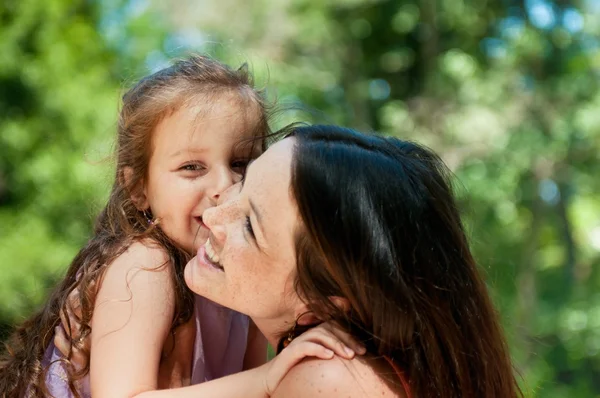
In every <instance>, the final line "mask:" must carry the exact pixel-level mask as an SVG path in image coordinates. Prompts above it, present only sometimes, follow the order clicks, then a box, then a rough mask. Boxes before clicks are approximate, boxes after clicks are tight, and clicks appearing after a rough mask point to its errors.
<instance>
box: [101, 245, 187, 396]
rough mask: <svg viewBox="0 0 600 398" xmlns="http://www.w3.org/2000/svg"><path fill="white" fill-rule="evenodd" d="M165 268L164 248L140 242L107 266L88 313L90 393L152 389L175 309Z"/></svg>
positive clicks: (121, 393) (168, 269)
mask: <svg viewBox="0 0 600 398" xmlns="http://www.w3.org/2000/svg"><path fill="white" fill-rule="evenodd" d="M171 272H173V271H172V267H171V266H170V264H168V257H167V255H166V254H165V253H164V251H163V250H161V249H159V248H154V247H148V246H146V245H144V244H142V243H135V244H133V245H132V246H131V247H130V248H129V249H128V250H127V251H126V252H125V253H123V254H122V255H121V256H119V257H118V258H117V259H116V260H115V261H114V262H113V263H112V264H111V265H110V266H109V267H108V269H107V271H106V273H105V274H104V278H103V279H102V281H101V284H100V288H99V290H98V295H97V298H96V304H95V307H94V313H93V316H92V334H91V352H92V355H91V358H90V361H91V362H90V382H91V390H92V396H93V397H97V398H102V397H107V398H121V397H133V396H135V395H137V394H139V393H142V392H144V391H149V390H154V389H156V388H157V378H158V369H159V363H160V359H161V354H162V349H163V345H164V342H165V340H166V338H167V335H168V333H169V330H170V328H171V322H172V319H173V313H174V308H175V304H174V303H175V296H174V288H173V285H172V278H171Z"/></svg>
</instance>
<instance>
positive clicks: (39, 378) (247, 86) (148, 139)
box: [0, 55, 268, 397]
mask: <svg viewBox="0 0 600 398" xmlns="http://www.w3.org/2000/svg"><path fill="white" fill-rule="evenodd" d="M224 94H227V95H229V97H228V98H236V99H237V100H235V101H233V102H230V104H231V106H238V107H239V109H240V110H242V111H244V112H257V113H259V118H258V119H259V121H258V123H257V124H256V125H253V126H248V128H249V129H252V133H253V135H254V136H257V137H261V136H265V135H267V134H268V125H267V111H266V107H265V105H264V101H263V97H262V94H261V93H260V92H259V91H257V90H256V89H254V87H253V82H252V79H251V76H250V74H249V73H248V70H247V68H246V66H245V65H244V66H242V67H241V68H239V69H238V70H233V69H231V68H229V67H228V66H226V65H224V64H222V63H220V62H218V61H216V60H213V59H211V58H208V57H205V56H199V55H194V56H190V57H188V58H186V59H183V60H180V61H177V62H175V63H174V64H173V65H172V66H171V67H168V68H166V69H163V70H161V71H159V72H157V73H154V74H153V75H150V76H148V77H146V78H144V79H142V80H141V81H140V82H139V83H137V84H136V85H135V86H134V87H133V88H132V89H130V90H129V91H128V92H127V93H126V94H125V95H124V96H123V104H122V109H121V112H120V116H119V121H118V127H117V146H116V174H115V182H114V185H113V187H112V190H111V193H110V197H109V199H108V203H107V205H106V207H105V208H104V209H103V210H102V212H101V213H100V215H99V216H98V218H97V220H96V225H95V229H94V235H93V237H92V238H91V239H90V240H89V241H88V243H87V244H86V245H85V247H83V248H82V249H81V251H80V252H79V253H78V254H77V256H76V257H75V258H74V259H73V262H72V263H71V265H70V267H69V269H68V271H67V274H66V276H65V278H64V279H63V280H62V281H61V282H60V284H59V285H58V286H57V288H56V289H55V290H54V292H53V293H52V294H51V295H50V297H49V299H48V301H47V302H46V304H45V305H44V307H43V308H42V309H41V310H40V311H38V312H37V313H36V314H35V315H33V316H32V317H31V318H29V319H28V320H27V321H25V322H24V323H23V324H22V325H21V326H20V327H18V328H17V330H16V331H15V332H14V334H13V335H12V336H11V338H10V340H9V342H8V343H7V344H6V352H4V353H3V354H2V356H1V357H0V396H2V397H18V396H23V395H24V394H25V393H26V392H27V393H28V394H29V395H31V396H36V397H37V396H46V395H47V394H48V391H47V388H46V384H45V368H46V367H47V365H48V364H45V363H44V353H45V350H46V348H47V347H48V346H49V344H50V343H51V342H52V339H53V333H54V327H55V326H57V325H58V324H59V323H60V317H59V314H60V313H61V311H62V312H66V311H67V309H71V308H70V307H71V306H72V303H71V300H70V299H69V298H68V297H69V294H70V293H71V292H73V291H74V290H75V289H78V292H79V300H78V301H79V303H78V304H79V305H80V307H81V317H80V318H78V322H79V323H80V326H81V331H82V336H87V335H88V334H89V333H90V332H91V326H90V325H91V318H92V312H93V308H94V300H95V296H96V288H95V287H96V285H97V284H96V283H95V282H98V281H100V280H101V277H102V275H103V273H104V272H105V270H106V267H107V266H108V265H109V264H111V263H112V262H113V261H114V259H115V258H116V257H118V256H119V255H120V254H122V253H123V252H124V251H125V250H126V249H127V248H128V247H129V246H130V245H131V244H132V243H134V242H136V241H141V240H144V241H145V242H152V241H153V242H154V243H156V244H159V245H161V246H162V247H163V248H164V250H165V251H166V252H167V253H168V254H169V256H170V263H168V264H172V266H174V267H175V272H174V273H173V275H174V281H173V282H174V283H173V286H175V290H176V292H175V293H176V308H175V316H174V318H173V323H172V330H173V329H174V328H175V327H177V326H178V325H180V324H182V323H184V322H186V321H187V320H189V319H190V317H191V316H192V315H193V296H192V294H191V292H190V291H189V289H188V288H187V287H186V286H185V283H184V280H183V268H184V266H185V264H186V263H187V260H188V258H189V257H190V253H186V252H184V251H183V250H182V249H180V248H178V247H176V246H175V245H174V244H173V243H172V242H171V241H170V240H169V238H168V237H166V236H165V235H164V233H163V232H162V231H161V228H160V220H155V221H158V222H155V223H153V224H152V225H150V224H149V223H148V219H147V217H146V215H147V214H144V212H142V211H140V210H139V209H137V208H136V206H135V204H134V203H133V201H132V194H133V193H135V192H136V190H138V189H140V187H141V186H142V185H143V182H144V180H145V178H146V177H147V172H148V163H149V161H150V156H151V154H152V133H153V131H154V129H155V127H156V126H157V124H158V123H159V122H160V121H161V120H162V119H163V118H164V117H165V116H168V115H170V114H172V113H173V112H175V111H176V110H177V109H179V108H180V107H182V106H186V105H193V104H210V103H211V102H212V101H213V100H215V99H217V98H218V97H219V96H221V95H224ZM231 94H234V95H231ZM126 170H127V172H126ZM126 174H127V176H126ZM71 344H72V346H71V347H73V345H76V344H79V346H78V348H80V349H81V348H82V347H81V346H80V345H81V343H77V342H72V343H71ZM86 354H87V358H88V361H87V362H88V363H87V364H86V366H85V367H84V368H83V369H81V370H80V371H77V372H76V371H75V370H74V369H73V366H71V363H70V361H69V360H68V359H65V360H64V361H63V362H64V367H65V370H66V371H67V374H68V379H69V386H70V388H71V390H72V392H73V394H74V395H75V396H76V397H78V396H79V394H78V392H77V390H76V389H75V384H74V383H75V381H76V380H78V379H80V378H81V377H83V376H84V375H85V374H87V372H88V370H89V353H86ZM45 365H46V366H45Z"/></svg>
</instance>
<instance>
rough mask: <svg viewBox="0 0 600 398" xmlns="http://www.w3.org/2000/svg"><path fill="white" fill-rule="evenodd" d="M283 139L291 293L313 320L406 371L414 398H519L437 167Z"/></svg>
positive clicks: (360, 142)
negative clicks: (289, 144)
mask: <svg viewBox="0 0 600 398" xmlns="http://www.w3.org/2000/svg"><path fill="white" fill-rule="evenodd" d="M290 135H291V136H293V137H295V139H296V141H297V143H296V146H295V152H294V155H293V161H292V188H291V189H292V192H293V195H294V197H295V200H296V202H297V204H298V208H299V212H300V216H301V219H302V222H303V223H302V224H303V227H302V229H301V230H300V231H298V234H297V239H296V249H297V264H298V268H297V276H296V289H297V291H298V293H299V294H300V296H301V297H303V299H304V300H305V301H306V302H307V303H309V306H310V307H311V310H312V311H314V312H315V313H316V315H317V316H318V317H319V318H320V319H332V320H334V321H337V322H338V323H339V324H340V325H341V326H342V327H343V328H344V329H346V330H347V331H349V332H350V333H352V334H353V335H354V336H356V337H357V338H358V339H359V340H361V341H363V342H364V343H365V344H366V346H367V349H368V352H370V353H371V354H372V355H377V356H387V357H388V358H390V359H392V360H393V361H394V362H395V363H396V364H398V365H399V366H400V367H401V368H403V369H404V372H405V375H406V377H407V379H408V380H409V383H410V388H411V393H412V396H414V397H427V398H429V397H448V398H459V397H461V398H481V397H503V398H509V397H517V396H521V395H522V394H521V392H520V389H519V387H518V384H517V382H516V378H515V375H514V369H513V367H512V364H511V359H510V355H509V351H508V348H507V344H506V341H505V339H504V336H503V332H502V329H501V326H500V324H499V320H498V314H497V313H496V311H495V309H494V307H493V305H492V302H491V300H490V297H489V294H488V292H487V289H486V285H485V283H484V281H483V279H482V277H481V275H480V272H479V270H478V267H477V264H476V262H475V260H474V258H473V256H472V254H471V250H470V249H469V244H468V241H467V237H466V235H465V232H464V228H463V224H462V222H461V219H460V215H459V211H458V209H457V205H456V202H455V199H454V197H453V192H452V187H451V184H450V178H449V176H450V172H449V171H448V169H447V168H446V166H445V165H444V163H443V162H442V160H441V159H440V158H439V157H438V156H436V155H435V154H434V153H433V152H431V151H430V150H428V149H425V148H423V147H421V146H419V145H417V144H414V143H411V142H406V141H401V140H398V139H395V138H386V137H380V136H369V135H364V134H360V133H357V132H355V131H352V130H349V129H344V128H341V127H335V126H310V127H298V128H295V129H294V130H293V132H292V133H291V134H290ZM332 296H338V297H343V298H345V299H347V300H348V301H349V303H350V311H344V310H342V309H340V308H339V307H338V306H336V305H334V304H333V302H332V301H331V300H330V299H329V298H330V297H332Z"/></svg>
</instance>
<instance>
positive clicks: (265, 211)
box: [185, 138, 302, 327]
mask: <svg viewBox="0 0 600 398" xmlns="http://www.w3.org/2000/svg"><path fill="white" fill-rule="evenodd" d="M293 146H294V139H293V138H286V139H284V140H282V141H280V142H279V143H277V144H275V145H273V146H272V147H271V148H269V150H267V151H266V152H265V153H264V154H263V155H262V156H260V157H259V158H258V159H256V161H254V162H253V163H252V164H251V165H250V167H248V170H247V172H246V177H245V179H244V181H243V182H241V183H240V184H238V185H237V186H236V187H233V188H232V189H231V190H230V191H228V192H227V194H226V198H223V203H221V204H220V205H219V206H217V207H211V208H209V209H207V210H205V211H204V222H205V223H206V225H207V227H208V229H209V238H208V241H207V242H206V243H205V244H204V245H203V246H201V247H200V249H199V250H198V254H197V256H196V258H194V259H192V260H191V261H190V262H189V263H188V264H187V266H186V269H185V281H186V283H187V285H188V286H189V287H190V288H191V289H192V290H193V291H195V292H196V293H198V294H200V295H202V296H204V297H207V298H208V299H210V300H212V301H214V302H217V303H219V304H221V305H224V306H226V307H229V308H232V309H234V310H236V311H239V312H241V313H244V314H247V315H250V316H251V317H252V318H253V320H254V321H255V322H257V324H258V325H259V327H260V326H261V325H260V323H261V322H263V323H264V321H265V320H268V321H277V322H274V323H273V324H278V325H285V324H286V323H291V322H293V320H294V319H295V316H296V312H298V309H299V308H300V306H301V305H302V304H301V302H300V300H299V298H298V296H297V294H296V293H295V290H294V286H293V281H294V276H295V269H296V258H295V244H294V237H295V231H296V230H297V228H298V225H299V224H298V223H299V215H298V211H297V208H296V204H295V200H294V199H293V197H292V194H291V191H290V177H291V159H292V150H293Z"/></svg>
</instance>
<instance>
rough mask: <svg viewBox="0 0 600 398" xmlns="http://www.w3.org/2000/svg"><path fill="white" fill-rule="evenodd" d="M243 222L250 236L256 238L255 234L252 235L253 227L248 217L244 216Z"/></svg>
mask: <svg viewBox="0 0 600 398" xmlns="http://www.w3.org/2000/svg"><path fill="white" fill-rule="evenodd" d="M245 224H246V225H245V226H246V231H248V233H249V234H250V235H251V236H252V238H253V239H256V236H255V235H254V229H252V223H251V222H250V217H248V216H246V222H245Z"/></svg>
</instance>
